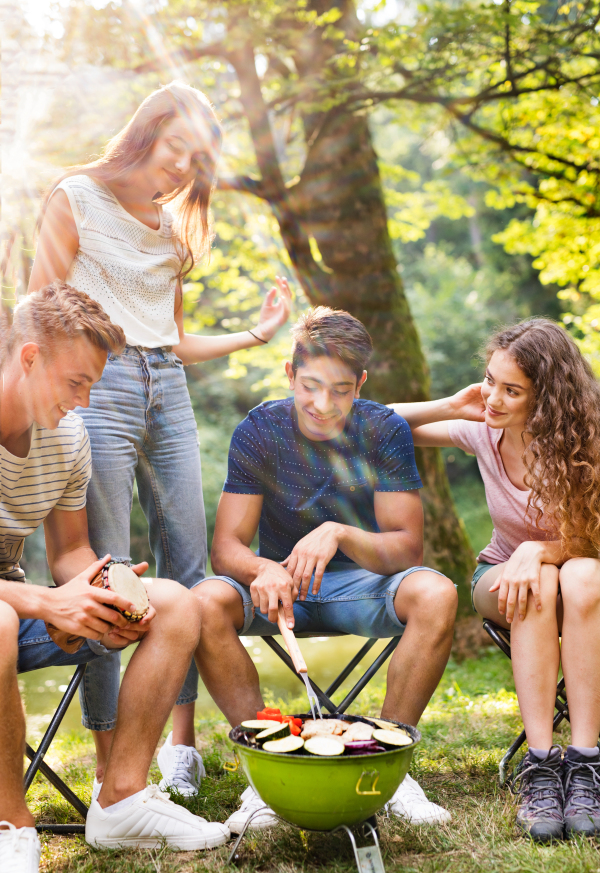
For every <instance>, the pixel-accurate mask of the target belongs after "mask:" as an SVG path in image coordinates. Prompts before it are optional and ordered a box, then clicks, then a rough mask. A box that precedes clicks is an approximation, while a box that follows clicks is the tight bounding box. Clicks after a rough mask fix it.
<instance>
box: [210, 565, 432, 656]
mask: <svg viewBox="0 0 600 873" xmlns="http://www.w3.org/2000/svg"><path fill="white" fill-rule="evenodd" d="M350 567H351V569H345V568H344V569H341V564H338V565H332V564H330V565H329V570H328V572H327V573H324V574H323V581H322V582H321V587H320V589H319V592H318V593H317V594H313V593H312V583H313V581H314V576H313V580H311V583H310V587H309V592H308V594H307V596H306V600H302V601H300V600H296V602H295V603H294V622H295V625H294V633H296V634H302V633H322V634H323V635H324V636H326V635H327V634H328V633H341V634H355V635H356V636H359V637H375V638H377V639H389V638H390V637H399V636H402V634H403V633H404V631H405V630H406V625H405V624H402V622H401V621H400V619H399V618H398V616H397V615H396V609H395V607H394V598H395V596H396V592H397V591H398V588H399V586H400V584H401V582H402V580H403V579H406V577H407V576H410V575H411V574H412V573H417V572H418V571H419V570H428V571H429V572H430V573H436V574H437V575H438V576H443V573H438V571H437V570H431V569H430V568H429V567H410V568H409V569H408V570H402V572H400V573H395V574H394V575H393V576H378V575H377V574H376V573H370V572H369V571H368V570H363V569H362V568H361V567H357V566H356V565H350ZM209 579H221V580H222V581H223V582H227V584H228V585H231V587H232V588H235V590H236V591H237V592H238V593H239V595H240V597H241V598H242V603H243V605H244V626H243V627H242V628H240V630H239V631H238V635H239V636H249V637H270V636H274V635H275V634H278V633H279V628H278V626H277V625H276V624H273V623H272V622H270V621H269V619H268V618H267V616H266V614H265V613H263V612H259V610H258V609H256V607H255V606H254V605H253V603H252V598H251V596H250V589H249V587H248V586H247V585H242V584H241V582H236V580H235V579H231V578H230V577H229V576H210V577H209ZM203 581H206V582H207V581H208V579H206V580H203ZM198 584H199V585H201V584H202V583H201V582H199V583H198Z"/></svg>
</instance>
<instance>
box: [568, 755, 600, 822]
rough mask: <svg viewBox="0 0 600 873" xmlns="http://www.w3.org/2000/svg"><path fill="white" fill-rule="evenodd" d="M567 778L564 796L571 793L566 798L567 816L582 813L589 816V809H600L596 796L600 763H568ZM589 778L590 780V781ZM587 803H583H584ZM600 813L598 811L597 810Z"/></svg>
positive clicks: (599, 787) (599, 786)
mask: <svg viewBox="0 0 600 873" xmlns="http://www.w3.org/2000/svg"><path fill="white" fill-rule="evenodd" d="M567 767H568V769H567V778H566V779H565V795H566V794H567V792H568V791H569V789H570V791H571V793H570V795H569V797H568V804H569V815H572V814H573V813H575V814H577V813H578V812H583V813H587V814H589V812H590V807H594V806H596V807H597V808H600V800H599V798H598V794H597V793H595V792H594V789H596V792H598V791H600V776H599V774H598V770H599V769H600V761H595V762H594V763H593V764H592V763H589V764H588V763H587V762H584V761H577V762H573V763H571V762H568V764H567ZM590 776H591V779H590ZM586 800H587V801H589V803H585V802H584V801H586ZM599 811H600V809H599Z"/></svg>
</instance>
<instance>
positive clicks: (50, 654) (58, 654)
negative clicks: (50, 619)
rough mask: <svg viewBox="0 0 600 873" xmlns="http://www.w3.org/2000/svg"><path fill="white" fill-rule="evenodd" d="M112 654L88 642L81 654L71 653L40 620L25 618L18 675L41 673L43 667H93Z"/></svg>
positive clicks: (21, 622) (20, 629)
mask: <svg viewBox="0 0 600 873" xmlns="http://www.w3.org/2000/svg"><path fill="white" fill-rule="evenodd" d="M111 654H112V653H111ZM111 654H108V650H107V649H105V648H104V646H103V645H101V643H97V642H95V641H94V640H86V641H85V643H84V644H83V645H82V647H81V648H80V649H79V650H78V651H77V652H73V653H71V654H69V653H68V652H65V651H63V650H62V649H61V648H59V647H58V646H57V645H56V643H55V642H53V640H52V639H51V637H50V635H49V633H48V631H47V630H46V625H45V624H44V622H43V621H42V620H41V619H40V618H22V619H21V620H20V621H19V659H18V661H17V672H18V673H28V672H29V671H30V670H41V669H42V668H43V667H63V666H65V665H68V666H71V665H75V664H89V662H90V661H95V660H96V659H98V658H100V657H102V656H103V655H104V657H107V658H109V657H111ZM88 669H89V668H88Z"/></svg>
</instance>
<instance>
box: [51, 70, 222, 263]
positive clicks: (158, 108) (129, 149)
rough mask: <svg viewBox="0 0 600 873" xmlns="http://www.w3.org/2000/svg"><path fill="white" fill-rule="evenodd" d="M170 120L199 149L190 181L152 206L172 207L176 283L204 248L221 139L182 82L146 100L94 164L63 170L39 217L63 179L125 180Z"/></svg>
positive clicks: (202, 104) (201, 101)
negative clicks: (185, 128)
mask: <svg viewBox="0 0 600 873" xmlns="http://www.w3.org/2000/svg"><path fill="white" fill-rule="evenodd" d="M173 118H181V119H183V120H184V121H185V122H186V123H187V124H188V125H189V126H190V127H191V128H192V130H194V132H196V133H197V135H198V136H199V138H200V140H201V141H202V143H203V144H204V149H203V153H202V160H201V162H200V165H199V169H198V172H197V174H196V176H195V178H194V179H192V181H191V182H189V183H188V184H187V185H184V186H182V187H181V188H178V189H176V190H175V191H173V192H172V193H171V194H167V195H165V196H161V197H158V198H157V200H156V202H157V203H161V204H163V203H172V204H173V206H174V211H175V217H176V223H175V232H176V235H177V241H178V249H179V254H180V259H181V269H180V271H179V276H178V278H179V279H180V280H182V279H184V278H185V277H186V276H187V275H188V273H189V272H190V270H192V269H193V267H194V264H195V262H196V261H197V260H198V258H199V257H201V256H202V255H203V254H204V253H207V252H208V251H209V249H210V220H209V209H210V200H211V197H212V192H213V190H214V187H215V183H216V170H217V162H218V159H219V155H220V152H221V145H222V139H223V137H222V132H221V127H220V125H219V122H218V120H217V116H216V115H215V112H214V109H213V107H212V105H211V103H210V101H209V100H208V98H207V97H206V96H205V95H204V94H203V93H202V91H198V89H197V88H192V87H191V86H190V85H186V84H185V83H184V82H178V81H175V82H171V83H170V84H169V85H165V86H164V87H162V88H159V89H158V90H157V91H154V92H153V93H152V94H150V95H149V96H148V97H146V99H145V100H144V101H143V103H142V104H141V105H140V107H139V108H138V109H137V111H136V112H135V114H134V116H133V118H132V119H131V120H130V121H129V122H128V124H126V125H125V127H124V128H123V129H122V130H120V131H119V133H117V134H115V136H113V138H112V139H111V140H109V142H108V143H107V144H106V146H105V148H104V150H103V153H102V155H101V156H100V157H99V158H98V159H97V160H95V161H90V162H89V163H87V164H78V165H76V166H73V167H69V168H68V169H67V171H66V172H65V173H63V175H62V176H61V177H60V178H58V179H57V180H56V181H55V182H54V183H53V184H52V186H51V188H50V190H49V191H48V194H47V196H46V198H45V201H44V205H43V208H42V217H43V215H44V213H45V211H46V207H47V205H48V201H49V200H50V197H51V196H52V194H53V192H54V190H55V189H56V186H57V185H59V184H60V183H61V182H62V181H63V179H67V178H68V177H69V176H76V175H78V174H80V173H85V174H86V175H87V176H92V177H93V178H95V179H98V180H99V181H101V182H111V181H116V180H119V179H123V178H125V177H126V176H127V175H128V174H129V173H130V172H131V171H132V170H135V169H136V168H137V167H139V166H140V164H142V163H143V162H144V161H145V159H146V158H147V157H148V155H149V154H150V152H151V151H152V147H153V146H154V143H155V141H156V139H157V137H158V136H159V134H160V132H161V130H162V128H163V126H164V125H165V124H166V123H167V122H169V121H171V120H172V119H173ZM40 223H41V218H40Z"/></svg>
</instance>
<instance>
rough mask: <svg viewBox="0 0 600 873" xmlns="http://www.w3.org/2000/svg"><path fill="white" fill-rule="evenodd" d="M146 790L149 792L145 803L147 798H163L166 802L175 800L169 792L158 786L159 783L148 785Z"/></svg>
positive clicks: (145, 799)
mask: <svg viewBox="0 0 600 873" xmlns="http://www.w3.org/2000/svg"><path fill="white" fill-rule="evenodd" d="M146 791H147V792H148V793H147V795H146V797H145V798H144V803H145V802H146V801H147V800H162V801H163V802H164V803H172V802H173V801H172V800H171V795H170V794H168V793H167V792H166V791H161V790H160V788H159V787H158V785H154V784H152V785H148V787H147V788H146Z"/></svg>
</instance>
